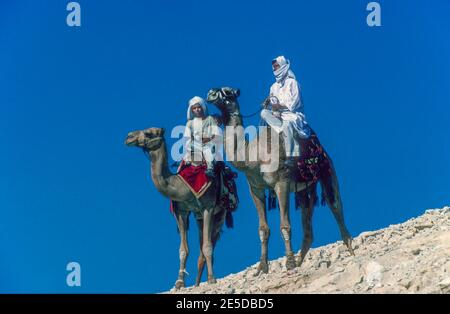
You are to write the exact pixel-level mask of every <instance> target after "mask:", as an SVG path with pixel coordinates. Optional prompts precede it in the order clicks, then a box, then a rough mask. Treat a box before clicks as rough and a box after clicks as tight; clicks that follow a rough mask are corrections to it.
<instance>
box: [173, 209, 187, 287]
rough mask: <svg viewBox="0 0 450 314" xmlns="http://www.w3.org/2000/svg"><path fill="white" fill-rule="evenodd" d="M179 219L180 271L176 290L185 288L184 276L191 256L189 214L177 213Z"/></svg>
mask: <svg viewBox="0 0 450 314" xmlns="http://www.w3.org/2000/svg"><path fill="white" fill-rule="evenodd" d="M175 217H176V219H177V225H178V230H179V232H180V251H179V252H180V270H179V272H178V279H177V281H176V282H175V288H176V289H180V288H182V287H184V286H185V284H184V276H185V274H186V260H187V257H188V254H189V248H188V242H187V225H188V219H189V213H186V212H177V213H175Z"/></svg>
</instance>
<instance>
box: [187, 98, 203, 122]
mask: <svg viewBox="0 0 450 314" xmlns="http://www.w3.org/2000/svg"><path fill="white" fill-rule="evenodd" d="M195 105H200V106H202V109H203V113H204V114H205V116H207V115H208V108H207V107H206V101H205V100H204V99H203V98H201V97H198V96H195V97H192V98H191V100H189V107H188V110H187V119H188V120H192V119H193V118H194V113H193V112H192V107H194V106H195Z"/></svg>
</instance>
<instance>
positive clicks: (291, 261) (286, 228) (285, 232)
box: [274, 180, 297, 270]
mask: <svg viewBox="0 0 450 314" xmlns="http://www.w3.org/2000/svg"><path fill="white" fill-rule="evenodd" d="M274 190H275V193H276V195H277V198H278V204H279V205H280V230H281V235H282V236H283V240H284V245H285V248H286V269H287V270H291V269H294V268H295V267H296V266H297V265H296V263H295V257H294V252H293V251H292V245H291V222H290V220H289V192H290V182H289V181H287V180H286V181H281V182H278V183H277V184H276V185H275V189H274Z"/></svg>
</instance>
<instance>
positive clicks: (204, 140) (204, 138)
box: [202, 135, 215, 144]
mask: <svg viewBox="0 0 450 314" xmlns="http://www.w3.org/2000/svg"><path fill="white" fill-rule="evenodd" d="M214 137H215V135H213V136H211V137H203V138H202V143H203V144H206V143H208V142H210V141H212V140H213V139H214Z"/></svg>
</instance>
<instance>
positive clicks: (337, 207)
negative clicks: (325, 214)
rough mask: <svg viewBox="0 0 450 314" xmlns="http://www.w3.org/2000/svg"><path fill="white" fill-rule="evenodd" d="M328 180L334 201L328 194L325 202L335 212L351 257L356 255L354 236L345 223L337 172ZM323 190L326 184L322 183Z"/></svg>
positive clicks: (325, 194)
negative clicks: (353, 243)
mask: <svg viewBox="0 0 450 314" xmlns="http://www.w3.org/2000/svg"><path fill="white" fill-rule="evenodd" d="M328 180H331V181H329V182H331V185H332V189H333V196H334V197H333V198H334V201H333V200H331V199H330V197H329V196H328V195H327V193H324V196H325V200H326V202H327V204H328V206H329V207H330V208H331V211H332V212H333V215H334V218H335V219H336V222H337V224H338V226H339V231H340V233H341V237H342V240H343V241H344V244H345V245H346V246H347V248H348V250H349V251H350V254H351V255H355V253H354V251H353V247H352V236H351V235H350V233H349V232H348V230H347V227H346V225H345V222H344V212H343V205H342V201H341V195H340V193H339V183H338V180H337V176H336V172H335V170H334V169H333V173H332V175H331V177H330V178H328ZM321 185H322V189H324V186H325V184H324V182H321Z"/></svg>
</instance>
